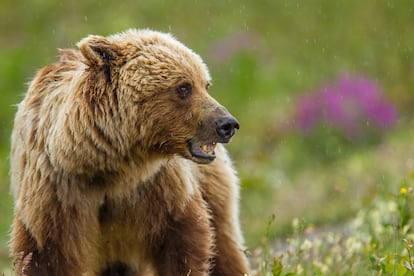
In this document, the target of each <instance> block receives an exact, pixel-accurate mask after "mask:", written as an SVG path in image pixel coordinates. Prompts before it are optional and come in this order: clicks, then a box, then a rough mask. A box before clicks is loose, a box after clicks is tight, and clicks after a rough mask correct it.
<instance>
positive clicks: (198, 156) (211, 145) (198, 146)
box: [188, 140, 217, 164]
mask: <svg viewBox="0 0 414 276" xmlns="http://www.w3.org/2000/svg"><path fill="white" fill-rule="evenodd" d="M216 145H217V143H216V142H208V143H198V142H195V141H192V140H190V141H188V146H189V149H190V152H191V156H192V159H193V160H194V161H195V162H197V163H201V164H208V163H210V162H212V161H213V160H214V159H216V153H215V152H214V150H215V149H216Z"/></svg>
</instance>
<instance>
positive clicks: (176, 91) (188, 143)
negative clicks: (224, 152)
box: [78, 30, 239, 163]
mask: <svg viewBox="0 0 414 276" xmlns="http://www.w3.org/2000/svg"><path fill="white" fill-rule="evenodd" d="M78 47H79V49H80V52H81V54H82V55H83V62H84V63H85V64H86V69H85V70H86V71H85V72H87V74H88V78H87V79H88V80H87V83H88V88H87V89H85V91H84V92H83V95H84V97H85V99H86V101H87V102H88V105H89V106H90V109H91V110H92V112H93V116H94V120H95V124H97V125H102V126H101V128H100V129H105V131H107V132H108V133H105V136H106V137H109V138H108V139H111V140H113V145H114V146H115V147H117V150H118V151H119V152H121V153H123V154H127V152H131V151H136V150H138V152H140V154H146V155H147V156H148V155H160V156H172V155H180V156H182V157H184V158H187V159H191V160H193V161H195V162H197V163H210V162H211V161H213V160H214V159H215V152H214V149H215V146H216V143H227V142H229V141H230V138H231V137H232V136H233V134H234V133H235V131H236V129H238V128H239V123H238V122H237V120H236V119H235V118H234V117H233V116H232V115H231V114H230V113H229V112H228V111H227V110H226V108H224V107H223V106H221V105H220V104H219V103H218V102H217V101H216V100H215V99H213V98H212V97H211V96H210V95H209V94H208V91H207V90H208V87H209V86H210V82H211V80H210V75H209V72H208V69H207V67H206V65H205V64H204V62H203V61H202V59H201V58H200V56H198V55H197V54H195V53H194V52H193V51H191V50H190V49H188V48H187V47H186V46H184V45H183V44H181V43H180V42H178V41H177V40H176V39H175V38H173V37H172V36H171V35H170V34H165V33H159V32H155V31H150V30H140V31H138V30H129V31H127V32H124V33H120V34H116V35H113V36H110V37H107V38H105V37H101V36H89V37H87V38H85V39H83V40H81V41H80V42H79V44H78Z"/></svg>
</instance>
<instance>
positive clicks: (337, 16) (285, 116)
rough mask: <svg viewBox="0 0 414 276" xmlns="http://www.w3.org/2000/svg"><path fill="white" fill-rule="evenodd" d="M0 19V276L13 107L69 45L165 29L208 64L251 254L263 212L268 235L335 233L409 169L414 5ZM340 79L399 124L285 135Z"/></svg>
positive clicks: (284, 1)
mask: <svg viewBox="0 0 414 276" xmlns="http://www.w3.org/2000/svg"><path fill="white" fill-rule="evenodd" d="M0 18H1V19H0V33H1V36H0V99H1V100H0V216H1V220H0V271H2V270H3V268H4V269H5V268H6V267H10V260H9V259H8V251H7V240H8V231H9V228H10V224H11V221H12V208H13V207H12V206H13V203H12V199H11V197H10V195H9V176H8V170H9V145H10V133H11V128H12V124H13V116H14V113H15V112H16V107H15V105H16V104H17V103H18V102H19V101H21V99H22V97H23V94H24V92H25V90H26V89H27V82H28V81H30V79H31V78H32V77H33V75H34V74H35V72H36V70H37V69H39V68H41V67H42V66H44V65H46V64H48V63H50V62H53V61H55V60H56V57H57V48H73V47H76V46H75V44H76V42H77V41H79V40H80V39H81V38H83V37H85V36H86V35H88V34H100V35H109V34H112V33H115V32H119V31H123V30H125V29H127V28H151V29H156V30H161V31H165V32H172V33H173V34H174V35H175V36H176V37H177V38H178V39H179V40H181V41H182V42H183V43H185V44H186V45H188V46H189V47H190V48H192V49H194V51H196V52H197V53H199V54H200V55H201V56H202V57H203V58H204V59H205V61H206V63H207V64H208V66H209V68H210V70H211V74H212V77H213V83H214V86H213V87H212V88H211V94H212V95H213V96H214V97H216V98H217V99H218V100H219V101H220V102H221V103H222V104H223V105H225V106H227V107H228V109H229V110H230V111H231V112H232V113H233V114H234V115H235V116H236V117H237V118H238V119H239V121H240V123H241V129H240V131H239V132H238V133H237V135H236V136H235V138H234V139H233V141H232V143H231V144H230V145H229V146H228V148H229V150H230V152H231V154H232V156H233V157H234V160H235V165H236V167H237V169H238V170H239V174H240V177H241V184H242V200H241V205H242V208H241V216H242V219H241V221H242V224H243V229H244V232H245V235H246V241H247V245H248V247H249V248H250V249H254V248H255V247H257V246H259V245H260V244H261V242H262V237H263V235H264V232H265V228H266V225H267V222H268V218H269V216H270V215H271V214H275V215H276V223H275V224H274V225H273V228H274V229H272V233H273V234H272V235H273V236H274V237H275V238H280V237H284V236H285V235H286V234H287V233H288V232H289V231H290V230H291V228H290V227H291V226H290V225H291V221H292V219H293V218H295V217H299V218H303V219H306V220H307V221H308V222H310V223H312V224H315V225H316V226H318V225H335V224H338V223H341V222H343V221H346V220H347V218H349V217H350V216H352V215H353V214H354V213H355V212H356V211H357V210H358V209H360V208H363V207H364V205H366V204H369V202H371V201H372V200H373V199H374V198H375V197H377V196H378V195H384V194H387V193H392V192H393V191H396V190H398V180H399V179H400V178H402V177H404V176H405V175H406V174H407V173H410V172H411V171H412V170H414V155H413V153H414V145H413V143H412V137H413V134H414V131H413V122H412V120H411V118H412V115H413V111H412V110H413V109H412V108H411V106H412V105H413V102H414V97H413V96H414V95H413V87H414V86H413V85H414V78H413V77H414V49H413V45H414V35H413V33H412V32H413V31H412V30H413V26H414V2H412V1H411V0H400V1H399V0H395V1H389V0H377V1H359V0H347V1H345V0H338V1H332V0H311V1H299V0H274V1H270V0H269V1H265V0H259V1H252V0H240V1H235V0H210V1H198V0H195V1H181V0H177V1H165V0H151V1H131V0H127V1H104V0H100V1H50V0H37V1H10V0H2V1H1V2H0ZM341 75H358V76H359V75H363V76H364V77H365V78H367V79H370V80H372V81H373V82H375V83H376V84H377V85H378V86H379V87H380V88H381V91H382V93H383V94H382V95H383V97H384V101H387V103H389V104H392V105H393V106H395V108H396V109H397V110H398V121H397V123H395V124H393V125H392V127H388V128H387V129H386V131H382V132H381V133H376V134H375V135H376V137H375V139H365V138H364V137H365V136H362V138H361V137H360V138H359V139H348V138H346V137H345V138H344V137H342V136H343V135H342V134H338V133H337V132H335V131H332V130H331V127H330V126H329V125H326V126H325V125H324V124H323V123H322V124H321V125H320V128H319V129H316V128H315V130H314V131H313V132H312V133H311V134H309V133H303V132H300V131H295V127H294V126H295V118H294V116H293V115H292V114H293V113H294V110H295V104H296V102H297V101H296V100H297V99H298V97H300V96H301V95H303V94H306V93H307V94H309V95H311V94H312V91H315V90H318V89H322V90H323V88H321V87H324V86H326V84H330V83H333V82H335V81H336V80H337V78H338V76H341ZM361 120H364V119H363V118H362V119H361ZM292 126H293V127H292ZM341 135H342V136H341Z"/></svg>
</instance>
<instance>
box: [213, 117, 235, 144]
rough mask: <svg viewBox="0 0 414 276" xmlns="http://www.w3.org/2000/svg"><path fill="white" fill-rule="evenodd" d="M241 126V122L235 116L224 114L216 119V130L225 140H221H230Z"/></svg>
mask: <svg viewBox="0 0 414 276" xmlns="http://www.w3.org/2000/svg"><path fill="white" fill-rule="evenodd" d="M239 127H240V125H239V122H238V121H237V120H236V118H234V117H233V116H224V117H220V118H218V119H217V120H216V131H217V134H218V135H219V136H220V138H222V139H223V141H219V142H222V143H227V142H229V140H230V138H231V137H232V136H233V135H234V133H235V132H236V129H239Z"/></svg>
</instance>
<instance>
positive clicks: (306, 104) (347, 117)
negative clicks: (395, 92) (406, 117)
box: [294, 75, 397, 139]
mask: <svg viewBox="0 0 414 276" xmlns="http://www.w3.org/2000/svg"><path fill="white" fill-rule="evenodd" d="M294 119H295V121H296V122H297V125H298V127H299V129H300V130H301V131H302V132H305V133H308V132H310V131H312V130H313V129H314V128H316V127H320V126H322V125H327V126H329V127H332V128H335V129H336V130H338V131H339V132H340V133H342V134H343V135H344V136H346V137H348V138H351V139H356V138H362V137H364V136H366V135H368V134H370V133H372V132H378V131H383V130H386V129H388V128H390V127H392V126H394V125H395V124H396V122H397V111H396V108H395V107H394V106H393V105H392V104H391V103H389V102H387V101H386V99H385V98H384V96H383V94H382V90H381V88H380V87H379V85H378V84H377V83H376V82H374V81H372V80H370V79H368V78H366V77H364V76H350V75H345V76H342V77H340V78H339V79H338V80H337V81H336V82H335V83H333V84H330V85H327V86H324V87H321V88H320V89H318V90H316V91H313V92H312V93H309V94H308V95H303V96H301V97H299V98H298V99H297V101H296V104H295V106H294Z"/></svg>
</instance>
